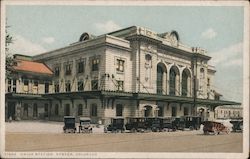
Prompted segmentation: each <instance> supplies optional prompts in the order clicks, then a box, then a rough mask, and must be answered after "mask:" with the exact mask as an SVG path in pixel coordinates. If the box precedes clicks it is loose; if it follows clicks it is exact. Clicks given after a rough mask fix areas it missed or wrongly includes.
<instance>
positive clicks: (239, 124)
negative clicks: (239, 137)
mask: <svg viewBox="0 0 250 159" xmlns="http://www.w3.org/2000/svg"><path fill="white" fill-rule="evenodd" d="M230 123H231V124H233V127H232V129H233V131H234V132H237V131H240V132H242V131H243V120H231V121H230Z"/></svg>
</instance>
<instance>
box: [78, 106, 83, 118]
mask: <svg viewBox="0 0 250 159" xmlns="http://www.w3.org/2000/svg"><path fill="white" fill-rule="evenodd" d="M82 111H83V105H82V104H79V105H78V116H80V115H82Z"/></svg>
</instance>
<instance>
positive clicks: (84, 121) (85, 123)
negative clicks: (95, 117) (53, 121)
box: [79, 117, 92, 133]
mask: <svg viewBox="0 0 250 159" xmlns="http://www.w3.org/2000/svg"><path fill="white" fill-rule="evenodd" d="M90 123H91V119H90V118H88V117H80V119H79V133H80V132H82V133H92V127H91V125H90Z"/></svg>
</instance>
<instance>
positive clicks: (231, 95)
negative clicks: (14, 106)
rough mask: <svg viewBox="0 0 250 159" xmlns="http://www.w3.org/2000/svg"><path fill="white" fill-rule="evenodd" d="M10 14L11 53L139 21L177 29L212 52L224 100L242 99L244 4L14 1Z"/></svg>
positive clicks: (159, 29) (40, 48) (155, 27)
mask: <svg viewBox="0 0 250 159" xmlns="http://www.w3.org/2000/svg"><path fill="white" fill-rule="evenodd" d="M6 17H7V25H8V26H10V27H9V28H8V33H10V34H11V35H12V36H13V38H14V43H13V44H12V45H10V51H11V53H12V54H16V53H18V54H24V55H31V56H32V55H36V54H40V53H43V52H46V51H51V50H54V49H57V48H61V47H64V46H68V45H69V44H71V43H74V42H76V41H78V40H79V38H80V35H81V34H82V33H83V32H88V33H90V34H93V35H97V36H98V35H102V34H105V33H108V32H112V31H115V30H118V29H122V28H126V27H129V26H135V25H136V26H141V27H146V28H148V29H150V30H153V31H155V32H157V33H163V32H168V31H172V30H176V31H177V32H178V34H179V36H180V41H181V43H183V44H185V45H188V46H190V47H193V46H195V47H201V48H204V49H206V50H207V51H208V53H207V55H208V56H211V57H212V59H211V61H210V62H209V63H210V64H212V65H214V66H215V67H216V71H217V72H216V76H215V82H214V87H215V89H216V91H217V92H219V93H221V94H222V95H223V99H224V100H234V101H238V102H242V98H243V93H242V88H243V64H242V62H243V28H244V24H243V22H244V10H243V7H242V6H83V5H82V6H79V5H78V6H72V5H71V6H65V5H61V6H59V5H58V6H49V5H45V6H38V5H32V6H25V5H21V6H20V5H19V6H17V5H16V6H15V5H10V6H7V7H6Z"/></svg>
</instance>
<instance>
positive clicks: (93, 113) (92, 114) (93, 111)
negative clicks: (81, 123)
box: [90, 104, 97, 116]
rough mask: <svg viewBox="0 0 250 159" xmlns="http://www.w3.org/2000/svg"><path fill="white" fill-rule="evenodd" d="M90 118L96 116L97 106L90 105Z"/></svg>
mask: <svg viewBox="0 0 250 159" xmlns="http://www.w3.org/2000/svg"><path fill="white" fill-rule="evenodd" d="M90 116H97V105H96V104H92V105H91V111H90Z"/></svg>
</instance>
